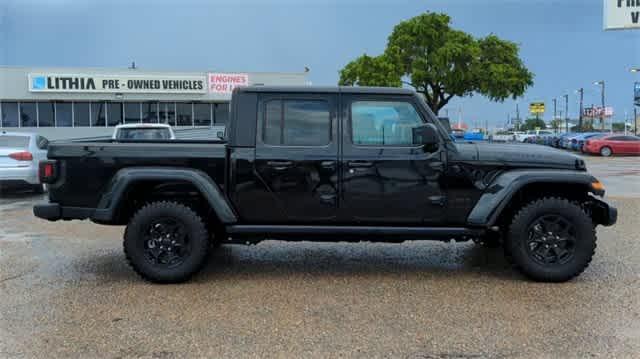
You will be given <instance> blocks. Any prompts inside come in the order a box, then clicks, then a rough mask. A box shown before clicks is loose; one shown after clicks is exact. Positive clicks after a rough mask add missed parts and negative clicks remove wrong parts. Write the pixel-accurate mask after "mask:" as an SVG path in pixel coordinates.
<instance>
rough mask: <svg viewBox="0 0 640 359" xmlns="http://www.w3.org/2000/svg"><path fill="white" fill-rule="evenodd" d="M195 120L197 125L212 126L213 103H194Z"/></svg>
mask: <svg viewBox="0 0 640 359" xmlns="http://www.w3.org/2000/svg"><path fill="white" fill-rule="evenodd" d="M193 122H194V124H195V125H196V126H211V104H209V103H194V104H193Z"/></svg>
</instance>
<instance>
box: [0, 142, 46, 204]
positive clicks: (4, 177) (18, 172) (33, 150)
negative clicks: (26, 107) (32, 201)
mask: <svg viewBox="0 0 640 359" xmlns="http://www.w3.org/2000/svg"><path fill="white" fill-rule="evenodd" d="M48 146H49V141H48V140H47V139H46V138H44V137H42V136H39V135H36V134H33V133H18V132H4V131H3V132H0V190H4V189H7V188H9V187H14V186H29V187H31V188H32V189H33V190H34V191H36V192H37V193H42V192H44V186H43V185H42V184H41V183H40V179H39V178H38V164H39V163H40V161H41V160H45V159H47V148H48Z"/></svg>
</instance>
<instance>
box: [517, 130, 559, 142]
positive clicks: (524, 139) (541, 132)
mask: <svg viewBox="0 0 640 359" xmlns="http://www.w3.org/2000/svg"><path fill="white" fill-rule="evenodd" d="M543 135H553V132H552V131H548V130H532V131H527V132H526V133H522V134H518V135H516V141H518V142H531V141H527V139H529V138H531V137H535V136H543Z"/></svg>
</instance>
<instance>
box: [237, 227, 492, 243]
mask: <svg viewBox="0 0 640 359" xmlns="http://www.w3.org/2000/svg"><path fill="white" fill-rule="evenodd" d="M226 230H227V234H228V235H229V236H230V237H245V236H250V237H257V236H264V237H269V238H271V237H277V238H281V237H289V236H308V237H329V236H333V237H336V238H335V240H338V241H340V240H343V239H342V238H340V237H339V236H348V237H402V238H405V239H407V240H421V239H430V238H420V237H432V238H431V239H435V238H434V237H436V238H437V239H452V238H460V237H477V236H481V235H483V234H484V233H485V230H483V229H475V228H465V227H381V226H373V227H372V226H304V225H302V226H295V225H294V226H278V225H231V226H227V227H226ZM300 240H307V239H306V238H301V239H300ZM368 240H371V241H375V240H376V239H375V238H369V239H368Z"/></svg>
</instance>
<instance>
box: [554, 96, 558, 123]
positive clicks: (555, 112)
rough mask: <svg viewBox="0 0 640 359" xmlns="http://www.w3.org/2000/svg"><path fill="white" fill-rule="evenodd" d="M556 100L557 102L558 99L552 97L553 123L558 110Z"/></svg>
mask: <svg viewBox="0 0 640 359" xmlns="http://www.w3.org/2000/svg"><path fill="white" fill-rule="evenodd" d="M557 102H558V101H557V99H556V98H555V97H554V98H553V123H555V121H556V118H557V117H556V116H557V114H558V112H557V111H556V104H557Z"/></svg>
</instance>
